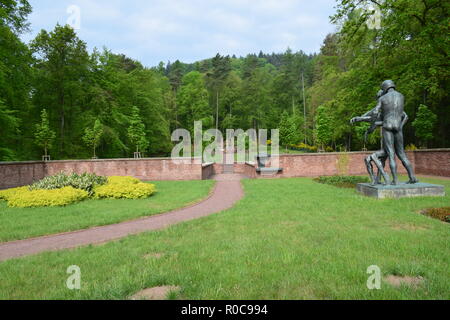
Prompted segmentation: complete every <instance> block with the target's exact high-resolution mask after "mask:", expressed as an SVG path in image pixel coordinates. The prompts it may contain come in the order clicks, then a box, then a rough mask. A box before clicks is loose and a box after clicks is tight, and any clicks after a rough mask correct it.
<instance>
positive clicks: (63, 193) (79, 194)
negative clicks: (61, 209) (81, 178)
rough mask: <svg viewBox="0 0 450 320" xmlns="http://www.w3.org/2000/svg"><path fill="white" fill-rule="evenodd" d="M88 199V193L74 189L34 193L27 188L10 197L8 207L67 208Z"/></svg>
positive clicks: (36, 191)
mask: <svg viewBox="0 0 450 320" xmlns="http://www.w3.org/2000/svg"><path fill="white" fill-rule="evenodd" d="M88 197H89V194H88V192H87V191H84V190H80V189H75V188H72V187H65V188H61V189H54V190H33V191H30V190H28V188H26V189H22V190H21V191H18V192H15V193H13V194H11V195H10V196H8V206H9V207H17V208H31V207H56V206H65V205H68V204H71V203H74V202H78V201H81V200H84V199H86V198H88Z"/></svg>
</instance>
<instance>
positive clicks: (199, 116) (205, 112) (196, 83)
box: [177, 71, 212, 133]
mask: <svg viewBox="0 0 450 320" xmlns="http://www.w3.org/2000/svg"><path fill="white" fill-rule="evenodd" d="M177 101H178V107H179V118H178V119H179V122H180V124H181V126H182V128H185V129H188V130H189V131H190V132H191V133H193V132H194V121H202V122H203V126H204V127H205V125H208V124H210V123H208V122H210V121H209V117H210V108H209V100H208V90H206V88H205V82H204V79H203V76H202V74H201V73H200V72H197V71H192V72H190V73H188V74H186V75H185V76H184V77H183V83H182V86H181V88H180V90H179V91H178V95H177ZM210 125H212V124H210ZM205 129H209V128H208V127H207V126H206V127H205Z"/></svg>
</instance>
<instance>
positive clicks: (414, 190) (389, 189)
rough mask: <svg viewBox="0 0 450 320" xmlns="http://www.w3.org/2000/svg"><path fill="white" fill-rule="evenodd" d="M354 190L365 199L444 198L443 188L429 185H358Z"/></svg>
mask: <svg viewBox="0 0 450 320" xmlns="http://www.w3.org/2000/svg"><path fill="white" fill-rule="evenodd" d="M356 190H357V191H358V192H359V193H362V194H363V195H365V196H367V197H372V198H377V199H385V198H397V199H398V198H412V197H443V196H445V189H444V186H441V185H437V184H429V183H416V184H406V183H400V184H398V185H396V186H391V185H386V186H383V185H375V186H373V185H371V184H370V183H360V184H358V185H357V186H356Z"/></svg>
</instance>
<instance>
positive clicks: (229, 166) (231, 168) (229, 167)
mask: <svg viewBox="0 0 450 320" xmlns="http://www.w3.org/2000/svg"><path fill="white" fill-rule="evenodd" d="M223 173H226V174H229V173H234V164H224V165H223Z"/></svg>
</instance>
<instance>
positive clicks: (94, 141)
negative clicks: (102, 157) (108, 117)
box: [83, 119, 103, 158]
mask: <svg viewBox="0 0 450 320" xmlns="http://www.w3.org/2000/svg"><path fill="white" fill-rule="evenodd" d="M102 135H103V125H102V123H101V122H100V120H99V119H97V120H95V123H94V127H93V128H86V130H85V133H84V136H83V141H84V143H85V144H86V146H88V147H91V148H93V151H94V156H93V157H94V158H96V157H97V155H96V149H97V147H98V145H99V144H100V140H101V138H102Z"/></svg>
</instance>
